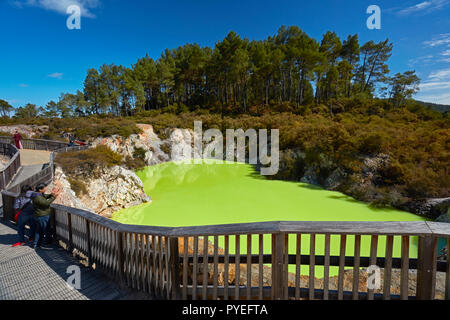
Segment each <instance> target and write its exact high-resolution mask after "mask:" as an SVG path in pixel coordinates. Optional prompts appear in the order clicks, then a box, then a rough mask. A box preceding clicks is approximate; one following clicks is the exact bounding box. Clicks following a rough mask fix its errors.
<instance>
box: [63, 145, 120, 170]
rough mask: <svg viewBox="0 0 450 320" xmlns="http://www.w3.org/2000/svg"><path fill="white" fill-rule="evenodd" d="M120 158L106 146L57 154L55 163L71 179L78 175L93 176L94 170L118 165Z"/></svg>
mask: <svg viewBox="0 0 450 320" xmlns="http://www.w3.org/2000/svg"><path fill="white" fill-rule="evenodd" d="M122 158H123V157H122V155H120V154H118V153H116V152H114V151H112V150H111V149H110V148H108V147H107V146H104V145H99V146H97V147H95V148H90V149H88V150H84V151H72V152H66V153H59V154H57V156H56V158H55V162H56V164H57V165H59V166H61V168H62V169H63V171H64V172H65V173H66V174H67V175H68V176H72V177H73V176H77V175H80V174H89V173H93V174H95V169H98V168H109V167H112V166H115V165H120V164H121V163H122Z"/></svg>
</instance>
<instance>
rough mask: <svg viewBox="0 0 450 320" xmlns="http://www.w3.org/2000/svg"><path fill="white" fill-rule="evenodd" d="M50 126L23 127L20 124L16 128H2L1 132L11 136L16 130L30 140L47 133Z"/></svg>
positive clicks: (0, 128)
mask: <svg viewBox="0 0 450 320" xmlns="http://www.w3.org/2000/svg"><path fill="white" fill-rule="evenodd" d="M48 129H49V128H48V126H37V125H23V124H18V125H14V126H0V132H7V133H9V134H14V133H16V130H17V131H18V132H19V133H20V134H21V135H23V136H26V137H28V138H33V137H35V136H37V135H40V134H43V133H46V132H47V131H48Z"/></svg>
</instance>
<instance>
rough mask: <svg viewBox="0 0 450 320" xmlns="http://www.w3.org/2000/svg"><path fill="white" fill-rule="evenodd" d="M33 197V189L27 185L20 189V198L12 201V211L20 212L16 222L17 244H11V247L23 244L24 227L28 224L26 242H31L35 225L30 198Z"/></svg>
mask: <svg viewBox="0 0 450 320" xmlns="http://www.w3.org/2000/svg"><path fill="white" fill-rule="evenodd" d="M33 196H34V192H33V189H32V188H31V186H29V185H25V186H23V187H22V189H21V192H20V196H19V197H18V198H17V199H16V201H14V209H15V210H16V214H17V213H18V211H20V213H18V214H19V217H18V220H17V227H18V228H17V233H18V235H19V242H17V243H15V244H13V245H12V246H13V247H19V246H22V245H24V244H25V237H24V234H25V225H26V224H28V226H29V227H30V235H29V237H28V240H29V241H30V242H31V241H33V237H34V230H35V223H34V219H33V214H34V208H33V201H32V198H33Z"/></svg>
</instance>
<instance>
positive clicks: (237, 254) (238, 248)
mask: <svg viewBox="0 0 450 320" xmlns="http://www.w3.org/2000/svg"><path fill="white" fill-rule="evenodd" d="M235 239H236V241H235V254H234V256H235V259H236V261H235V264H234V266H235V270H234V275H235V277H234V300H239V287H240V280H241V279H240V278H241V273H240V271H241V252H240V251H241V236H240V235H236V236H235Z"/></svg>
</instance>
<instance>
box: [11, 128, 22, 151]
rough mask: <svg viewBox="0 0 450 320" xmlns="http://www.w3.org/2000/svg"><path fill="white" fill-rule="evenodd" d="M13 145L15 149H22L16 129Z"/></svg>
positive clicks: (20, 137)
mask: <svg viewBox="0 0 450 320" xmlns="http://www.w3.org/2000/svg"><path fill="white" fill-rule="evenodd" d="M13 138H14V144H15V145H16V148H17V149H23V148H22V141H20V140H21V139H22V136H21V135H20V133H19V131H18V130H17V129H16V133H14V137H13Z"/></svg>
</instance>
